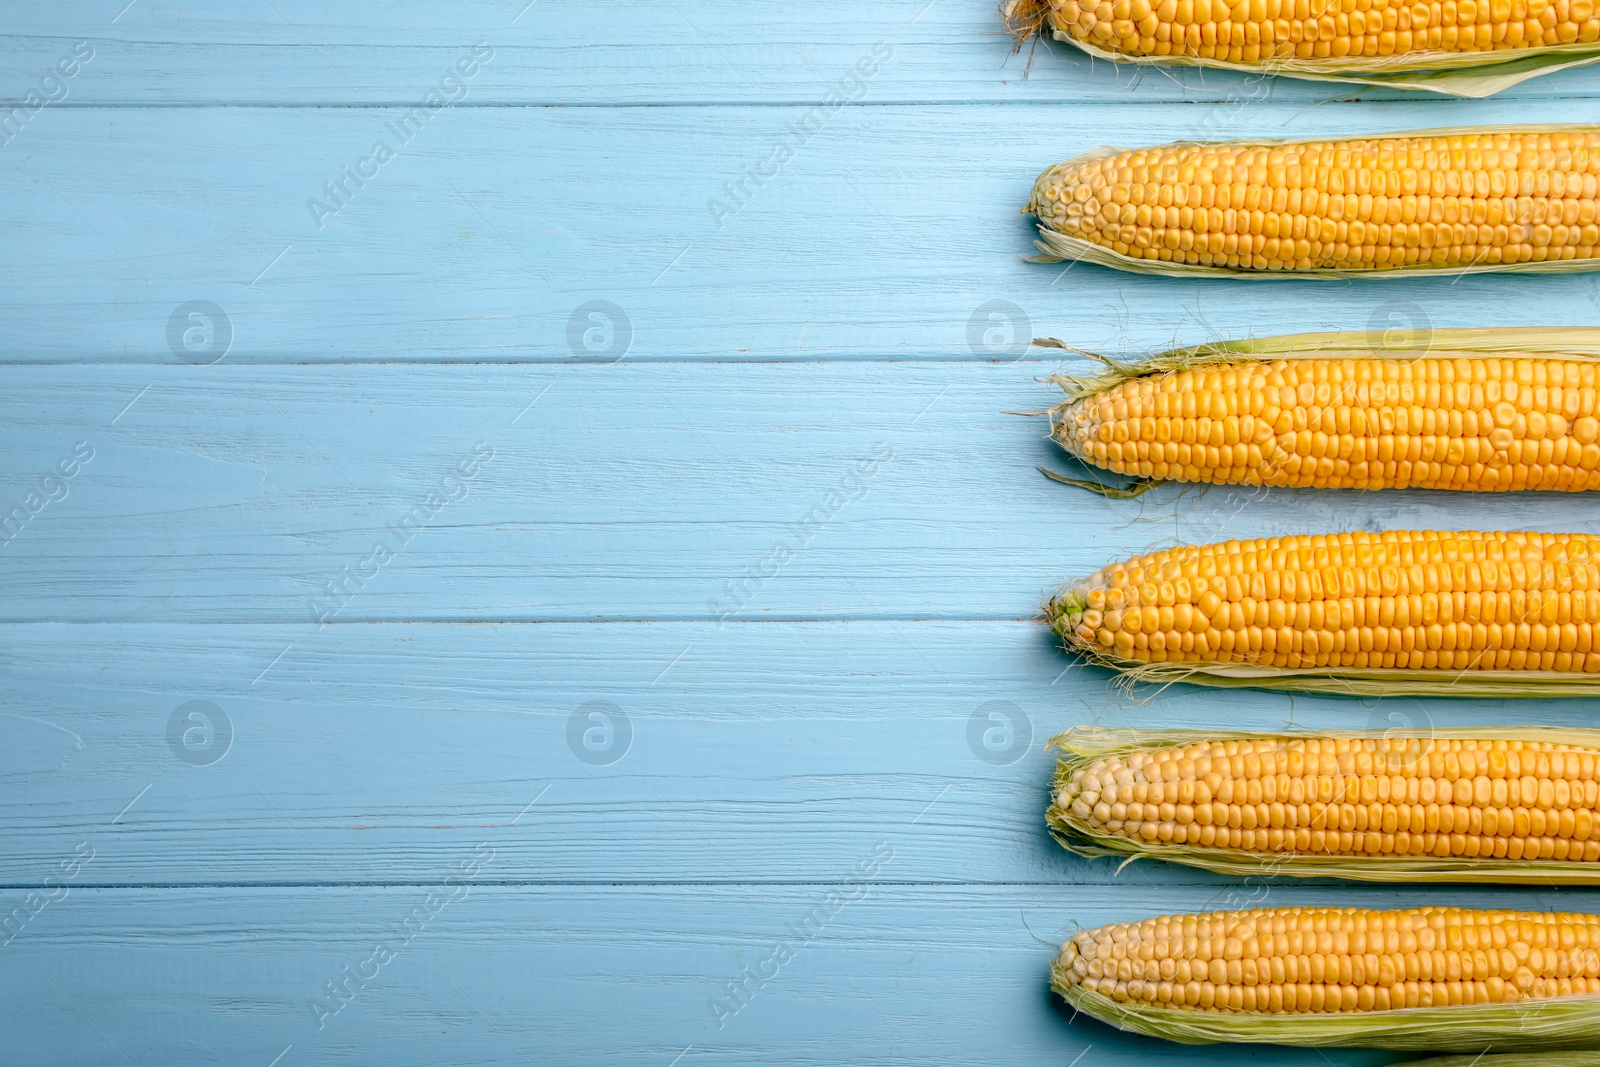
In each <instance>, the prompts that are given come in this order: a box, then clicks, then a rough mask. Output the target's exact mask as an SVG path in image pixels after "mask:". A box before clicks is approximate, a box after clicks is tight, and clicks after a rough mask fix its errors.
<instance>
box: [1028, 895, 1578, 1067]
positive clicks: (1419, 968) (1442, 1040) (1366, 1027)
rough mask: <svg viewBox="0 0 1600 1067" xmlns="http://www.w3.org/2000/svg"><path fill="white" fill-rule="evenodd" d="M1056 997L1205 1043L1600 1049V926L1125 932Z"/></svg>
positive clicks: (1413, 920)
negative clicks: (1599, 1046) (1598, 1042)
mask: <svg viewBox="0 0 1600 1067" xmlns="http://www.w3.org/2000/svg"><path fill="white" fill-rule="evenodd" d="M1050 978H1051V985H1052V987H1053V988H1054V989H1055V990H1056V992H1057V993H1059V994H1060V995H1061V996H1062V997H1063V998H1065V999H1066V1000H1067V1001H1068V1002H1070V1003H1071V1004H1072V1005H1073V1007H1075V1008H1077V1009H1078V1010H1080V1011H1083V1012H1085V1013H1087V1014H1089V1015H1092V1016H1094V1017H1096V1018H1099V1019H1102V1020H1104V1021H1106V1022H1109V1023H1111V1024H1112V1025H1114V1026H1117V1027H1120V1028H1121V1029H1124V1030H1132V1031H1135V1032H1137V1033H1142V1034H1149V1035H1151V1036H1155V1037H1164V1038H1167V1039H1169V1040H1174V1041H1182V1042H1185V1043H1190V1044H1203V1043H1208V1042H1214V1041H1248V1042H1274V1043H1279V1044H1286V1045H1323V1046H1329V1045H1335V1046H1360V1047H1367V1048H1397V1049H1434V1050H1440V1051H1452V1052H1481V1051H1483V1050H1485V1049H1487V1048H1490V1047H1491V1046H1493V1047H1500V1048H1514V1049H1519V1050H1521V1049H1532V1048H1540V1047H1550V1046H1551V1045H1554V1046H1555V1047H1574V1046H1577V1047H1583V1046H1585V1045H1590V1046H1592V1045H1593V1043H1594V1042H1595V1040H1596V1039H1597V1038H1600V995H1597V994H1600V916H1595V915H1582V914H1573V913H1569V912H1518V911H1471V910H1465V909H1460V908H1443V907H1425V908H1411V909H1407V910H1404V911H1373V910H1369V909H1365V908H1299V907H1289V908H1264V909H1257V910H1250V911H1221V912H1210V913H1208V914H1200V915H1169V916H1162V917H1160V918H1155V919H1145V920H1143V921H1141V922H1131V923H1113V924H1111V925H1109V926H1102V927H1098V928H1096V929H1092V930H1084V931H1081V932H1080V933H1078V934H1076V935H1075V936H1074V937H1073V938H1072V939H1071V940H1070V941H1068V942H1067V943H1066V944H1064V945H1062V946H1061V954H1060V955H1059V956H1057V957H1056V960H1055V962H1054V964H1053V965H1052V966H1051V969H1050Z"/></svg>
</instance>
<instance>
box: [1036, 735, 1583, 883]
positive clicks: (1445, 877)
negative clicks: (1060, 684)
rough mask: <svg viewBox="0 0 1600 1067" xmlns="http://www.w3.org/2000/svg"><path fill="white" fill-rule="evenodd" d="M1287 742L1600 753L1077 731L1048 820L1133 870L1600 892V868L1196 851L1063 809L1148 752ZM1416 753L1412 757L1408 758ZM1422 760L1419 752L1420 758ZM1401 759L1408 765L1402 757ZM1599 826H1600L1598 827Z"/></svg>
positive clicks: (1571, 741) (1079, 847)
mask: <svg viewBox="0 0 1600 1067" xmlns="http://www.w3.org/2000/svg"><path fill="white" fill-rule="evenodd" d="M1271 737H1281V738H1282V739H1284V740H1286V741H1289V740H1296V739H1305V738H1311V737H1319V738H1320V737H1339V738H1360V737H1374V738H1383V739H1386V740H1393V741H1401V742H1409V741H1417V742H1419V743H1426V742H1430V741H1434V740H1483V741H1496V740H1504V741H1527V742H1539V743H1544V744H1560V745H1571V746H1573V747H1580V748H1592V749H1595V750H1597V752H1600V730H1583V729H1569V728H1558V727H1545V726H1517V727H1504V728H1495V729H1477V730H1456V729H1431V728H1430V729H1423V730H1404V729H1390V730H1366V731H1362V730H1319V731H1317V732H1316V733H1314V734H1313V733H1309V732H1308V733H1304V734H1300V735H1296V734H1270V733H1251V732H1242V731H1228V730H1215V731H1207V730H1137V729H1134V730H1128V729H1121V730H1111V729H1103V728H1099V727H1084V726H1077V727H1073V728H1072V729H1070V730H1068V731H1067V732H1065V733H1063V734H1060V735H1058V736H1056V737H1053V738H1051V739H1050V742H1049V744H1048V745H1047V746H1046V751H1047V752H1048V751H1052V750H1056V751H1060V752H1061V753H1062V755H1061V757H1060V758H1059V759H1058V761H1057V763H1056V773H1055V784H1054V788H1053V789H1052V790H1051V803H1050V806H1049V808H1048V810H1047V811H1046V813H1045V822H1046V824H1047V825H1048V826H1049V828H1050V835H1051V836H1052V837H1054V838H1055V839H1056V841H1057V843H1059V844H1060V845H1061V846H1062V847H1063V848H1065V849H1067V851H1069V852H1072V853H1074V854H1076V855H1079V856H1083V857H1086V858H1090V859H1094V858H1099V857H1105V856H1110V857H1114V858H1117V859H1121V860H1123V861H1124V862H1131V861H1133V860H1136V859H1145V858H1148V859H1157V860H1165V861H1167V862H1169V863H1179V864H1183V865H1185V866H1189V867H1199V868H1202V869H1204V870H1208V871H1215V872H1217V873H1219V874H1229V875H1240V876H1275V875H1284V876H1288V877H1295V878H1344V879H1349V880H1352V881H1362V882H1451V883H1463V882H1474V883H1504V884H1534V885H1600V863H1585V862H1583V861H1581V860H1556V859H1548V860H1522V859H1518V860H1512V859H1493V858H1490V859H1483V858H1470V859H1469V858H1467V857H1464V856H1446V857H1436V856H1395V855H1393V854H1387V855H1385V854H1381V853H1380V854H1377V855H1362V856H1345V855H1340V856H1328V855H1300V854H1297V853H1277V854H1272V853H1265V852H1245V851H1242V850H1238V849H1228V848H1216V847H1212V848H1205V847H1201V846H1197V845H1189V844H1170V843H1167V844H1164V843H1161V842H1159V841H1153V842H1152V841H1142V840H1134V839H1131V838H1127V837H1121V836H1117V835H1115V834H1108V833H1104V832H1097V829H1096V828H1095V827H1094V826H1092V825H1090V824H1089V823H1087V822H1086V821H1085V820H1084V819H1082V818H1080V817H1079V816H1077V815H1075V814H1074V813H1073V812H1072V811H1071V809H1070V807H1065V806H1062V805H1061V804H1060V803H1059V798H1060V795H1061V792H1062V790H1063V789H1064V788H1065V787H1066V786H1067V785H1068V783H1069V782H1070V781H1071V778H1072V775H1073V774H1074V773H1075V772H1077V771H1079V770H1083V769H1086V768H1088V767H1089V765H1091V764H1093V763H1094V762H1096V761H1097V760H1100V759H1103V758H1105V757H1106V756H1127V755H1130V754H1132V753H1134V752H1136V751H1139V750H1141V749H1150V748H1163V747H1168V746H1174V747H1177V746H1183V745H1190V744H1194V743H1196V742H1202V741H1227V740H1261V739H1264V738H1271ZM1409 751H1410V750H1409V746H1408V747H1407V752H1409ZM1418 751H1419V752H1420V749H1419V750H1418ZM1401 758H1405V753H1402V755H1401ZM1597 825H1600V820H1597Z"/></svg>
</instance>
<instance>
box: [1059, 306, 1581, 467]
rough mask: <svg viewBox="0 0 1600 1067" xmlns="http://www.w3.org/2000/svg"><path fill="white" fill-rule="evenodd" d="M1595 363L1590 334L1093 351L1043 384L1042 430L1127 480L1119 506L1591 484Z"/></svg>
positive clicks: (1302, 339) (1315, 339) (1459, 333)
mask: <svg viewBox="0 0 1600 1067" xmlns="http://www.w3.org/2000/svg"><path fill="white" fill-rule="evenodd" d="M1035 343H1036V344H1040V345H1045V346H1054V347H1061V348H1064V347H1066V346H1064V345H1062V344H1061V343H1060V342H1059V341H1050V340H1044V341H1038V342H1035ZM1597 356H1600V330H1585V329H1578V330H1550V331H1539V330H1441V331H1438V332H1436V333H1434V332H1429V333H1428V334H1427V335H1426V336H1419V337H1418V338H1416V339H1409V340H1408V339H1400V340H1390V339H1388V338H1385V337H1383V336H1381V335H1378V334H1356V335H1353V336H1349V335H1344V336H1341V335H1336V334H1335V335H1329V334H1320V335H1310V334H1308V335H1300V336H1290V337H1276V338H1268V339H1266V340H1263V341H1256V342H1243V343H1239V344H1215V345H1204V346H1200V347H1197V348H1187V349H1179V350H1176V351H1173V352H1167V353H1163V354H1162V355H1159V356H1156V357H1154V358H1153V359H1151V360H1149V361H1146V362H1144V363H1139V364H1126V363H1119V362H1117V361H1114V360H1109V359H1105V358H1104V357H1098V356H1097V357H1093V358H1096V359H1099V360H1100V361H1101V362H1102V363H1103V364H1105V368H1106V369H1105V370H1104V371H1103V372H1102V373H1100V374H1091V375H1057V376H1056V377H1055V378H1054V379H1053V380H1054V381H1055V383H1056V384H1057V385H1059V386H1060V387H1061V388H1062V389H1063V390H1064V391H1065V392H1066V399H1065V400H1064V401H1062V402H1061V403H1060V404H1058V405H1057V406H1056V407H1054V408H1052V409H1051V410H1050V412H1049V414H1050V435H1051V437H1052V438H1054V439H1055V441H1056V443H1057V444H1059V445H1060V446H1061V447H1062V448H1064V449H1066V451H1067V452H1069V453H1070V454H1071V455H1073V456H1074V457H1076V458H1078V459H1079V460H1082V461H1083V462H1085V463H1089V464H1092V465H1094V466H1097V467H1103V468H1106V469H1108V470H1111V471H1114V472H1116V473H1118V474H1125V475H1132V476H1133V477H1135V478H1136V479H1138V481H1137V482H1136V483H1135V485H1134V486H1132V487H1130V488H1128V489H1117V490H1110V491H1109V495H1114V496H1124V497H1126V496H1132V495H1137V494H1138V493H1139V492H1142V491H1143V490H1145V489H1148V488H1150V487H1151V486H1153V485H1157V484H1160V483H1161V482H1165V481H1173V482H1208V483H1211V484H1214V485H1216V484H1231V485H1265V486H1294V487H1301V488H1318V489H1332V488H1340V489H1403V488H1422V489H1467V490H1474V491H1504V490H1511V489H1554V490H1561V491H1567V492H1576V491H1580V490H1590V489H1600V359H1597ZM1045 473H1046V474H1050V472H1049V471H1046V472H1045ZM1051 477H1056V476H1055V475H1053V474H1051ZM1057 480H1059V481H1066V482H1068V483H1069V484H1073V485H1082V486H1085V487H1087V488H1092V489H1096V490H1099V491H1108V487H1105V486H1102V485H1099V484H1097V483H1088V482H1083V481H1077V480H1073V479H1068V478H1057Z"/></svg>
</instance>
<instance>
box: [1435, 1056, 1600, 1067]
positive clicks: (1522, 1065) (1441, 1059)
mask: <svg viewBox="0 0 1600 1067" xmlns="http://www.w3.org/2000/svg"><path fill="white" fill-rule="evenodd" d="M1405 1067H1600V1052H1510V1053H1507V1054H1505V1055H1503V1056H1483V1055H1478V1056H1429V1057H1428V1058H1427V1059H1425V1060H1409V1061H1407V1062H1406V1064H1405Z"/></svg>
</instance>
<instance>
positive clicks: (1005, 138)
mask: <svg viewBox="0 0 1600 1067" xmlns="http://www.w3.org/2000/svg"><path fill="white" fill-rule="evenodd" d="M1562 110H1563V114H1564V117H1565V118H1567V119H1568V120H1570V121H1574V122H1592V121H1596V120H1597V118H1600V104H1597V103H1595V102H1590V101H1583V100H1574V101H1571V102H1568V103H1564V104H1563V105H1562ZM807 113H808V112H806V111H804V110H797V109H795V108H792V107H738V108H708V107H684V108H676V107H644V108H573V109H564V108H475V109H463V110H459V111H453V110H449V109H447V110H445V111H441V112H439V113H438V114H437V115H436V116H435V117H434V118H433V119H432V120H430V122H429V123H428V124H426V126H424V127H423V128H422V129H421V130H420V132H416V133H414V134H413V135H411V139H410V140H409V141H408V142H401V140H400V138H398V137H395V135H394V134H393V133H392V132H390V130H391V127H392V125H393V124H394V123H395V122H396V121H398V118H399V113H398V112H396V111H393V110H388V109H377V108H355V109H352V108H338V109H312V110H305V109H298V108H259V109H239V108H202V109H170V108H158V109H147V108H137V109H127V108H111V109H63V110H61V111H59V112H58V113H55V114H49V115H41V116H40V118H39V121H37V122H35V123H34V124H32V125H30V126H29V127H28V128H27V129H26V130H25V131H24V134H25V136H22V137H18V138H17V139H16V141H15V143H13V144H12V145H11V146H9V147H8V148H7V150H6V153H5V154H4V155H3V156H0V175H3V176H4V179H5V180H6V181H7V182H8V185H9V187H10V188H11V189H12V190H13V191H12V193H11V195H9V196H8V197H6V198H5V200H4V201H3V202H0V227H3V229H4V232H5V233H6V235H7V238H8V241H9V244H10V247H11V248H12V249H13V254H12V255H10V256H7V257H6V261H5V263H4V264H0V315H3V316H4V318H5V321H6V322H7V324H8V328H7V330H6V334H5V337H4V339H3V341H0V359H4V360H6V361H10V362H96V363H98V362H129V361H132V362H142V363H159V364H165V365H174V364H184V363H199V362H207V361H211V360H214V359H221V358H223V355H224V353H225V354H226V362H228V363H239V362H275V361H276V362H284V361H287V362H304V361H329V362H391V361H430V360H438V361H485V360H489V361H539V362H549V363H561V364H566V363H571V362H574V361H575V357H576V358H581V359H587V360H601V361H609V360H614V359H617V358H621V357H622V356H623V355H625V356H626V358H627V359H628V360H629V361H630V362H634V361H648V360H655V359H670V360H749V359H757V360H795V361H810V360H829V359H917V360H936V359H973V358H1001V359H1008V358H1012V357H1013V356H1014V355H1015V349H1014V348H1013V347H1011V345H1010V341H1011V340H1013V339H1018V338H1021V337H1025V336H1026V335H1028V334H1030V333H1037V334H1046V335H1051V334H1053V335H1060V336H1063V337H1065V338H1067V339H1069V340H1070V341H1072V342H1073V343H1076V344H1079V345H1083V346H1086V347H1092V348H1101V349H1104V348H1110V349H1118V348H1123V347H1134V348H1149V347H1152V346H1164V345H1168V344H1171V343H1174V342H1177V341H1203V340H1208V339H1213V338H1215V337H1218V336H1223V337H1230V336H1243V335H1249V334H1256V335H1264V334H1270V333H1278V332H1289V331H1294V330H1300V329H1308V328H1330V329H1337V328H1357V329H1364V328H1367V327H1368V326H1369V325H1377V326H1380V327H1392V326H1407V327H1409V326H1410V325H1412V324H1413V323H1418V322H1426V323H1434V324H1440V325H1443V324H1449V325H1452V326H1463V325H1475V324H1482V325H1489V324H1499V325H1507V324H1510V325H1516V324H1530V325H1531V324H1552V325H1555V324H1566V323H1585V322H1589V321H1591V320H1592V319H1593V318H1594V316H1595V308H1596V293H1597V290H1596V288H1595V284H1596V283H1595V281H1594V278H1593V277H1592V276H1586V275H1571V276H1567V277H1521V278H1507V277H1493V276H1478V275H1474V276H1471V277H1467V278H1462V279H1458V280H1454V281H1453V280H1451V279H1434V280H1421V281H1416V280H1411V281H1408V280H1405V279H1398V280H1396V279H1390V280H1387V281H1353V282H1339V283H1328V282H1315V281H1304V282H1274V283H1270V284H1269V283H1263V282H1240V281H1227V280H1223V281H1215V280H1212V281H1174V280H1172V279H1164V278H1141V277H1130V276H1127V275H1124V274H1120V273H1118V272H1114V271H1108V270H1102V269H1097V268H1089V267H1083V268H1077V269H1074V270H1071V271H1064V270H1063V268H1061V267H1059V266H1054V267H1052V266H1043V265H1039V264H1031V263H1025V262H1023V261H1022V259H1021V257H1022V256H1023V255H1025V254H1028V253H1031V252H1032V250H1033V249H1032V246H1031V233H1032V231H1031V230H1030V227H1029V223H1028V221H1027V220H1025V219H1024V218H1023V217H1021V216H1020V215H1019V214H1018V210H1019V208H1020V207H1021V206H1022V204H1023V203H1024V202H1025V200H1026V198H1027V195H1028V190H1029V188H1030V186H1031V183H1032V181H1033V179H1034V178H1035V177H1036V175H1037V174H1038V173H1039V171H1040V170H1042V169H1043V168H1044V167H1045V166H1047V165H1049V164H1051V163H1054V162H1056V161H1058V160H1060V159H1063V158H1066V157H1067V156H1070V155H1072V154H1074V153H1077V152H1080V151H1083V150H1085V149H1088V148H1091V147H1093V146H1095V145H1097V144H1101V143H1103V142H1105V141H1107V140H1118V141H1126V142H1130V143H1134V144H1138V143H1155V142H1162V141H1168V140H1173V139H1179V138H1185V137H1188V138H1193V137H1197V136H1211V137H1220V136H1229V135H1245V134H1253V135H1257V136H1260V135H1269V136H1286V135H1297V136H1309V135H1316V134H1357V133H1362V132H1376V131H1380V130H1397V129H1407V128H1414V127H1419V126H1441V125H1449V124H1451V123H1455V122H1460V123H1497V122H1498V123H1505V122H1519V121H1526V119H1527V117H1528V114H1527V107H1526V104H1525V103H1524V102H1519V101H1514V100H1497V101H1488V102H1483V103H1472V104H1462V105H1459V106H1458V105H1454V104H1439V103H1430V104H1417V103H1407V104H1376V105H1362V106H1352V107H1343V108H1316V109H1312V110H1307V108H1306V106H1305V105H1303V104H1292V105H1280V104H1272V105H1267V106H1260V107H1253V108H1250V109H1249V110H1248V111H1239V110H1237V109H1235V110H1227V109H1221V110H1219V109H1217V108H1211V107H1195V108H1189V107H1173V108H1167V109H1154V108H1145V107H1141V106H1137V105H1109V104H1108V105H1101V106H1085V107H1082V108H1074V109H1072V110H1071V111H1063V110H1062V109H1060V108H1051V107H1046V106H1038V105H1025V104H1018V105H1014V106H993V105H990V106H981V107H978V106H974V107H956V106H924V107H900V106H884V107H868V108H852V109H849V110H848V111H844V110H841V111H840V112H839V113H838V114H837V115H835V116H833V117H831V118H829V119H828V120H827V121H826V122H823V121H821V120H820V119H818V120H817V121H816V123H815V125H817V126H819V127H820V128H818V129H817V131H816V132H814V133H811V134H809V135H807V139H805V143H804V144H803V145H801V146H799V148H798V149H797V150H795V149H790V150H792V151H794V152H795V154H794V156H793V158H792V159H789V160H788V161H787V162H785V163H783V164H782V165H781V166H780V165H779V162H778V161H779V159H780V155H781V153H780V151H779V148H780V146H785V147H786V146H787V145H788V144H789V140H791V139H793V138H794V137H796V136H797V135H795V134H793V133H792V132H790V131H791V130H792V129H794V128H795V127H794V124H795V123H796V122H799V121H810V120H805V119H804V116H805V115H806V114H807ZM46 119H48V120H49V121H48V122H47V121H45V120H46ZM390 140H393V141H394V142H395V145H397V146H398V147H397V148H396V149H395V150H396V152H397V155H396V156H395V158H393V159H390V160H388V162H387V163H384V164H382V165H381V166H379V164H378V159H379V156H380V155H381V153H379V154H374V153H375V150H374V145H375V144H376V143H377V142H379V141H383V143H384V144H386V145H388V144H389V141H390ZM932 144H937V145H938V146H939V147H938V151H937V152H936V158H935V159H934V160H932V161H930V159H929V156H928V148H929V146H930V145H932ZM151 146H171V147H172V148H173V150H172V151H167V150H161V151H152V150H151ZM179 146H183V147H184V148H185V149H186V150H184V151H179V150H177V149H178V147H179ZM68 160H70V161H71V164H70V166H68V165H66V164H65V163H64V162H63V161H68ZM357 166H363V167H365V168H366V169H367V170H368V171H369V172H371V171H372V169H373V168H374V167H377V170H376V176H375V177H372V178H371V179H370V180H366V181H365V182H364V184H363V185H362V186H361V187H359V188H358V187H357V186H356V185H355V184H354V182H353V181H352V180H351V179H347V178H345V177H344V176H343V175H344V171H343V168H345V167H357ZM745 168H761V169H764V170H766V171H768V172H770V173H773V174H774V176H773V177H770V178H767V179H764V184H762V183H761V182H760V181H756V182H755V183H753V184H749V185H747V186H746V187H747V188H748V189H749V190H750V192H749V194H748V196H746V194H745V193H743V192H742V191H740V192H737V193H736V194H735V193H730V192H729V187H730V186H732V185H733V183H736V182H741V181H744V182H750V181H751V179H749V178H748V177H747V176H746V173H747V172H746V170H745ZM749 173H755V171H753V170H752V171H749ZM335 181H343V182H345V183H346V185H345V189H346V191H347V194H348V195H346V194H340V196H339V198H338V201H335V200H334V199H333V198H332V197H331V196H330V195H329V194H328V192H327V190H326V188H325V186H327V185H329V184H331V183H333V182H335ZM741 199H742V204H741ZM313 200H317V201H318V202H319V203H320V204H321V205H322V206H321V207H320V208H318V209H316V210H315V211H314V210H313V209H312V208H311V207H310V206H309V205H310V204H311V202H312V201H313ZM340 203H342V204H343V205H345V206H343V207H341V208H340V210H339V211H338V212H337V213H336V214H328V212H331V211H332V210H333V207H334V206H337V204H340ZM735 208H737V209H738V210H736V211H735ZM319 223H320V224H321V228H320V229H319ZM197 301H201V302H208V303H209V305H215V307H216V308H218V309H220V314H219V313H218V312H215V311H211V310H210V309H209V308H208V307H207V304H195V303H194V302H197ZM596 301H600V302H604V303H603V304H601V305H596V304H595V303H594V302H596ZM997 301H998V302H1000V303H995V302H997ZM608 306H609V307H610V308H614V309H615V310H608ZM597 307H598V310H597ZM1013 308H1014V309H1019V310H1012V309H1013ZM207 315H210V316H211V318H215V319H217V320H218V322H221V321H222V317H223V316H225V317H226V328H222V327H219V326H218V325H217V323H213V322H212V321H210V319H208V318H207ZM606 315H609V316H610V319H609V320H608V319H607V318H606ZM225 337H226V338H227V339H228V341H229V343H224V342H223V340H222V339H223V338H225ZM625 341H626V342H631V343H624V342H625Z"/></svg>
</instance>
